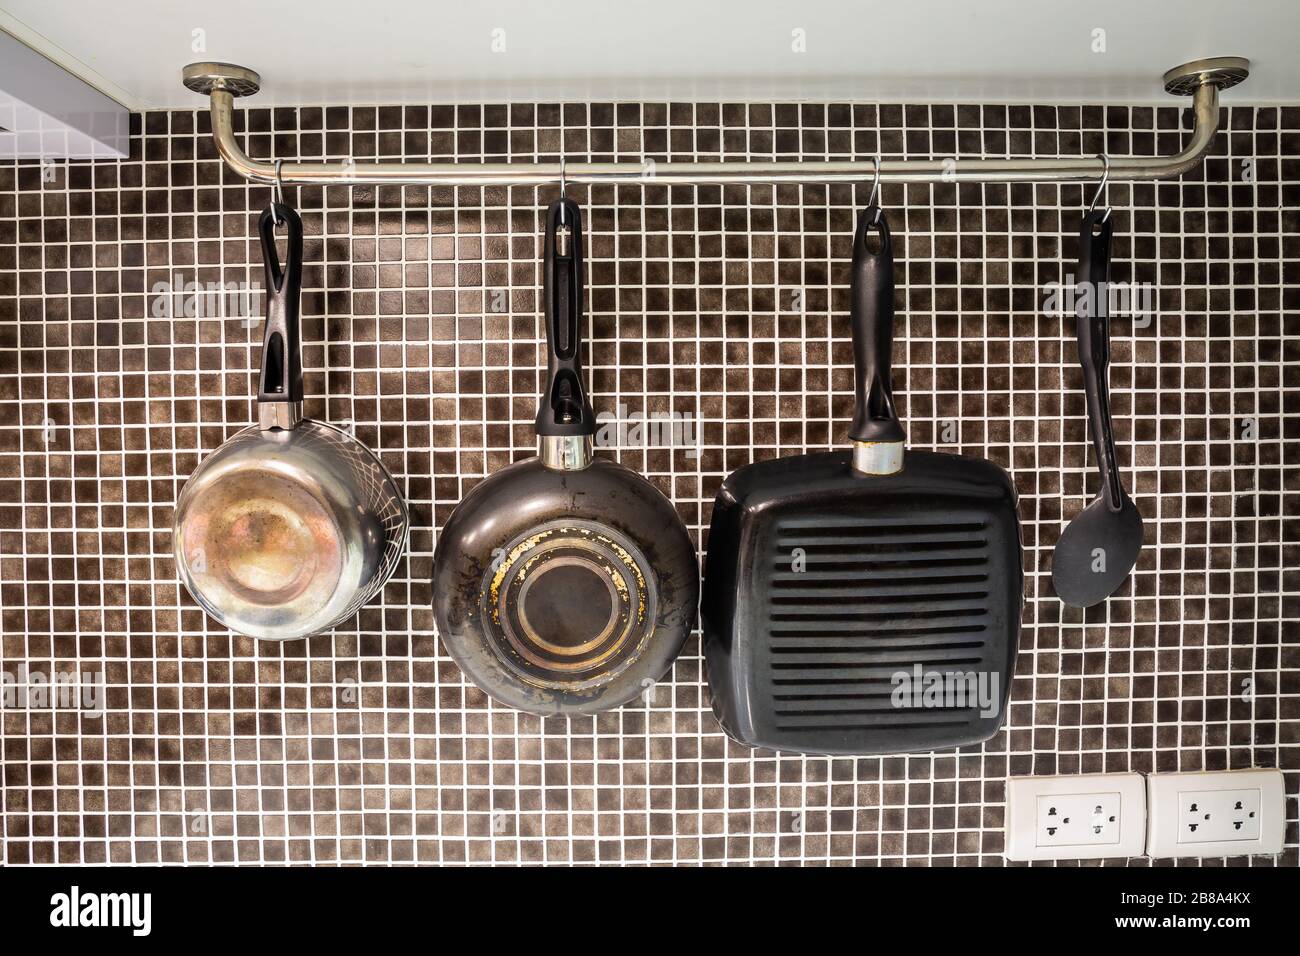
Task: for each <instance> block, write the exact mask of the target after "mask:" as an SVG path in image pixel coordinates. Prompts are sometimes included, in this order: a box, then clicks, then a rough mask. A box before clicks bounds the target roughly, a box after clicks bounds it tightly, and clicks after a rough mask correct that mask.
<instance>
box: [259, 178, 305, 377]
mask: <svg viewBox="0 0 1300 956" xmlns="http://www.w3.org/2000/svg"><path fill="white" fill-rule="evenodd" d="M277 220H278V221H279V222H280V223H282V224H283V225H284V226H285V227H286V228H287V230H288V232H287V242H286V243H285V261H284V264H283V265H281V264H280V257H279V255H278V254H277V253H276V250H275V227H276V223H277ZM257 231H258V234H259V235H260V236H261V239H262V261H263V263H264V264H265V266H266V326H265V329H264V330H263V332H262V371H261V375H260V376H259V377H258V380H257V400H258V402H301V401H302V351H301V348H300V345H299V331H298V326H299V311H300V308H301V305H302V220H301V219H300V218H298V214H297V213H296V212H294V211H293V210H292V209H290V208H289V207H288V206H285V205H283V204H281V203H276V202H273V203H271V205H269V206H267V207H266V210H265V211H264V212H263V213H262V218H261V220H260V221H259V222H258V224H257Z"/></svg>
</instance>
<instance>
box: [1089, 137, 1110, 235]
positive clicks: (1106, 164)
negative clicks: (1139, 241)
mask: <svg viewBox="0 0 1300 956" xmlns="http://www.w3.org/2000/svg"><path fill="white" fill-rule="evenodd" d="M1097 157H1098V158H1099V159H1100V160H1101V163H1102V168H1101V182H1099V183H1097V191H1096V192H1095V193H1093V194H1092V202H1091V203H1089V204H1088V215H1090V216H1091V215H1092V214H1093V211H1094V210H1096V208H1097V200H1098V199H1100V198H1101V194H1102V193H1104V192H1105V191H1106V182H1107V181H1108V180H1109V179H1110V157H1109V156H1107V155H1106V154H1105V153H1098V154H1097ZM1109 218H1110V205H1109V204H1107V206H1106V212H1105V213H1103V214H1102V217H1101V221H1102V222H1105V221H1106V220H1107V219H1109Z"/></svg>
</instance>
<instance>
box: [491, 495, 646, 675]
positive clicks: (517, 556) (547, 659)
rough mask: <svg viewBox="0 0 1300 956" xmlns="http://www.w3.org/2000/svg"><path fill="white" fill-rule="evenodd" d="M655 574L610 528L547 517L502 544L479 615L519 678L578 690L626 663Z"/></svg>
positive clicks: (636, 645)
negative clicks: (533, 527) (554, 519)
mask: <svg viewBox="0 0 1300 956" xmlns="http://www.w3.org/2000/svg"><path fill="white" fill-rule="evenodd" d="M653 574H654V572H653V571H652V570H651V569H650V567H649V564H648V563H647V562H646V559H645V557H644V556H643V555H642V554H641V550H640V549H639V548H638V547H637V546H636V544H635V543H633V542H632V541H631V540H630V539H629V538H628V537H627V536H626V535H624V534H622V533H620V532H619V531H617V530H616V529H614V528H611V527H608V526H606V525H602V524H598V523H596V522H592V521H584V520H578V519H561V520H558V521H550V522H547V523H546V524H544V525H540V526H539V527H537V528H535V529H532V530H530V531H528V532H527V533H525V534H524V535H522V536H520V537H519V538H517V539H515V540H514V541H511V542H510V543H509V544H507V545H506V546H505V547H504V548H502V553H501V560H500V562H499V563H497V565H496V566H495V567H492V568H489V569H488V573H487V574H486V575H485V576H484V580H483V583H482V602H481V607H480V620H481V622H482V624H483V627H484V630H485V633H486V636H487V638H488V640H489V641H491V642H492V645H493V647H494V648H495V650H496V652H497V654H498V656H499V657H500V658H501V660H502V661H503V662H504V663H505V664H506V666H508V667H510V668H511V669H512V670H513V671H514V672H515V673H516V674H517V675H518V676H519V677H520V679H522V680H525V681H527V682H529V683H532V684H536V685H537V686H538V687H546V688H550V689H553V690H559V691H570V692H578V691H582V690H585V689H588V688H590V687H596V686H599V685H600V684H602V683H605V682H608V681H611V680H614V679H615V678H617V676H618V675H619V674H620V673H622V672H623V671H624V670H626V669H627V668H628V667H631V666H633V665H634V664H635V662H636V660H637V658H638V657H639V656H640V654H641V651H642V650H643V649H644V647H645V644H646V642H647V641H648V640H649V639H650V637H651V636H652V635H653V633H654V619H655V610H656V608H655V596H654V594H653V592H652V591H651V590H650V589H649V587H648V582H649V581H650V579H651V578H652V576H653Z"/></svg>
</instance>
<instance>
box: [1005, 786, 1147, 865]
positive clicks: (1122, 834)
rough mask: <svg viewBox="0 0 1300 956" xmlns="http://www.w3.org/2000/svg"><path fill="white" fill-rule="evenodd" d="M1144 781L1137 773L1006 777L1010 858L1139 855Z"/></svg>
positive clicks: (1143, 834) (1084, 857) (1007, 854)
mask: <svg viewBox="0 0 1300 956" xmlns="http://www.w3.org/2000/svg"><path fill="white" fill-rule="evenodd" d="M1145 823H1146V787H1145V785H1144V784H1143V782H1142V775H1141V774H1136V773H1092V774H1076V775H1074V776H1061V777H1011V778H1010V779H1008V780H1007V821H1006V835H1007V843H1006V856H1007V859H1009V860H1078V859H1096V858H1099V857H1107V856H1115V857H1129V856H1141V855H1142V845H1143V840H1144V838H1145V829H1144V827H1145Z"/></svg>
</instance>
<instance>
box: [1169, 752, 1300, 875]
mask: <svg viewBox="0 0 1300 956" xmlns="http://www.w3.org/2000/svg"><path fill="white" fill-rule="evenodd" d="M1285 794H1286V791H1285V787H1284V786H1283V784H1282V771H1280V770H1217V771H1208V772H1205V773H1159V774H1152V775H1151V776H1149V777H1147V854H1148V855H1149V856H1153V857H1171V856H1246V855H1250V854H1256V853H1266V854H1267V853H1281V852H1282V839H1283V834H1284V831H1285V829H1286V796H1285Z"/></svg>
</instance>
